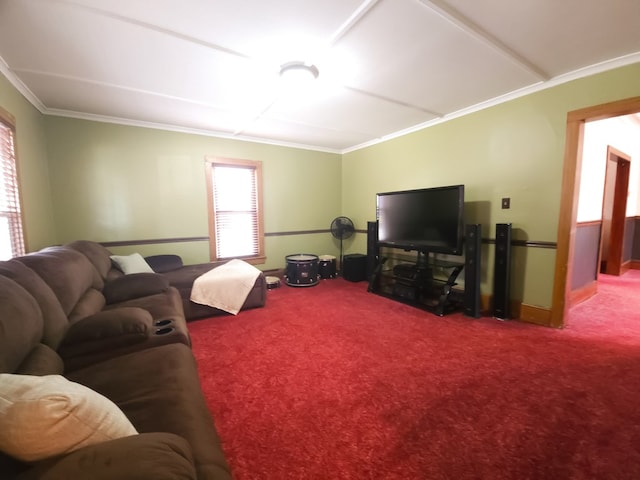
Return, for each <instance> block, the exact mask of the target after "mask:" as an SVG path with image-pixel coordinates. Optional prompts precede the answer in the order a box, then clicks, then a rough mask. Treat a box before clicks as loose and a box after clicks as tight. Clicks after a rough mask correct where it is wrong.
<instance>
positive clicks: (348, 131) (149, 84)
mask: <svg viewBox="0 0 640 480" xmlns="http://www.w3.org/2000/svg"><path fill="white" fill-rule="evenodd" d="M293 60H303V61H308V62H311V63H313V64H315V65H316V66H317V67H318V69H319V71H320V75H319V77H318V79H317V80H316V82H315V83H314V84H313V85H312V87H311V88H310V89H309V90H308V91H306V92H304V93H302V94H301V93H294V92H292V91H291V90H290V89H288V88H283V87H282V85H281V82H280V77H279V67H280V65H281V64H283V63H286V62H289V61H293ZM638 61H640V1H639V0H606V1H604V0H446V1H445V0H304V1H301V0H109V1H104V0H0V71H2V73H4V74H5V75H6V76H7V77H8V78H9V80H10V81H11V82H12V83H13V84H14V85H16V86H17V87H18V89H19V90H20V91H22V92H23V93H24V94H25V95H26V96H27V98H28V99H29V100H30V101H31V102H32V103H33V104H34V105H36V106H37V107H38V108H39V109H40V110H41V111H42V112H43V113H46V114H52V115H62V116H71V117H80V118H90V119H97V120H105V121H111V122H121V123H125V124H134V125H146V126H152V127H159V128H167V129H175V130H180V131H190V132H196V133H204V134H210V135H215V136H221V137H229V138H240V139H251V140H258V141H262V142H269V143H276V144H284V145H296V146H302V147H305V148H312V149H318V150H326V151H335V152H344V151H349V150H352V149H355V148H358V147H360V146H363V145H367V144H371V143H375V142H376V141H379V140H380V139H383V138H389V137H391V136H394V135H398V134H400V133H403V132H407V131H412V130H415V129H418V128H421V127H424V126H426V125H429V124H432V123H437V122H440V121H443V120H446V119H448V118H452V117H455V116H457V115H460V114H463V113H465V112H467V111H472V110H474V109H477V108H480V107H482V106H485V105H488V104H492V103H495V102H498V101H500V100H504V99H507V98H513V97H514V96H517V95H520V94H523V93H527V92H529V91H533V90H535V89H540V88H544V87H545V86H548V85H553V84H557V83H559V82H562V81H566V80H568V79H572V78H577V77H579V76H582V75H586V74H590V73H594V72H596V71H602V70H606V69H608V68H614V67H616V66H619V65H624V64H629V63H634V62H638ZM638 80H639V81H640V79H638Z"/></svg>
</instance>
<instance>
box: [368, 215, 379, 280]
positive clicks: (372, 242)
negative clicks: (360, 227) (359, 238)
mask: <svg viewBox="0 0 640 480" xmlns="http://www.w3.org/2000/svg"><path fill="white" fill-rule="evenodd" d="M378 255H380V249H379V248H378V222H367V278H368V279H371V276H372V275H373V273H374V272H375V270H376V266H377V265H378Z"/></svg>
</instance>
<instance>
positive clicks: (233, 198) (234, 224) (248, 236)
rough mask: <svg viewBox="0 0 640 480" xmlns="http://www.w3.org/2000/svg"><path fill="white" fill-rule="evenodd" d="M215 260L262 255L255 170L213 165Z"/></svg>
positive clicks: (248, 167) (252, 168)
mask: <svg viewBox="0 0 640 480" xmlns="http://www.w3.org/2000/svg"><path fill="white" fill-rule="evenodd" d="M211 171H212V183H213V209H214V216H215V235H216V257H217V258H219V259H223V258H238V257H249V256H256V255H258V254H259V253H260V252H259V245H260V242H259V225H258V213H259V212H258V198H257V192H258V187H257V178H256V169H255V168H254V167H251V166H230V165H215V164H214V165H213V168H212V170H211Z"/></svg>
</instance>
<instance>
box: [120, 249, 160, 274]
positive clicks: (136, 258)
mask: <svg viewBox="0 0 640 480" xmlns="http://www.w3.org/2000/svg"><path fill="white" fill-rule="evenodd" d="M111 260H113V261H114V262H115V264H116V265H118V268H119V269H120V270H122V271H123V272H124V273H125V275H128V274H130V273H153V269H152V268H151V267H150V266H149V264H148V263H147V261H146V260H145V259H144V258H142V255H140V254H139V253H132V254H131V255H111Z"/></svg>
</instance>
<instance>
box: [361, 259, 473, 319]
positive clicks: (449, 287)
mask: <svg viewBox="0 0 640 480" xmlns="http://www.w3.org/2000/svg"><path fill="white" fill-rule="evenodd" d="M410 261H411V258H410V257H409V258H408V257H407V256H403V255H401V254H400V255H393V254H392V255H389V256H388V257H384V256H380V257H379V259H378V266H377V268H376V271H375V272H374V274H373V276H372V278H371V281H370V283H369V291H370V292H373V293H376V294H378V295H381V296H384V297H388V298H391V299H393V300H396V301H399V302H402V303H405V304H408V305H411V306H414V307H418V308H421V309H424V310H427V311H430V312H432V313H435V314H436V315H439V316H442V315H444V314H446V313H450V312H451V311H455V310H459V309H460V308H461V305H459V302H457V301H455V300H454V298H453V297H452V295H451V294H452V292H453V288H454V287H455V285H457V283H456V279H457V277H458V275H459V274H460V272H461V271H462V269H463V268H464V262H462V261H460V262H458V261H454V260H449V259H439V258H434V257H428V256H427V257H426V258H420V259H416V258H415V257H413V262H410Z"/></svg>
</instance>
